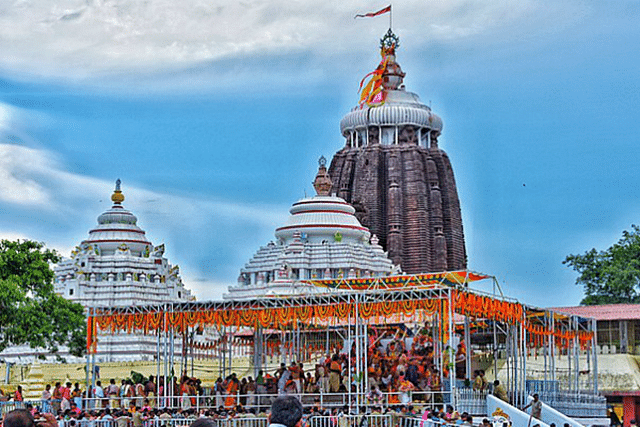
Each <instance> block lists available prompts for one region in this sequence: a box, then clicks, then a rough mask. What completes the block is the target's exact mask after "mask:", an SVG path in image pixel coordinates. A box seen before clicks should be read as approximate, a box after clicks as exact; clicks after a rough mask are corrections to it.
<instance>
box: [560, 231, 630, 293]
mask: <svg viewBox="0 0 640 427" xmlns="http://www.w3.org/2000/svg"><path fill="white" fill-rule="evenodd" d="M562 263H563V264H566V265H570V266H571V267H573V269H574V270H576V271H577V272H578V273H579V276H578V278H577V279H576V284H577V285H582V286H584V293H585V297H584V299H583V300H582V302H581V304H584V305H598V304H620V303H638V302H640V227H639V226H637V225H632V226H631V231H627V230H625V231H623V232H622V238H621V239H620V240H619V241H618V243H616V244H614V245H613V246H611V247H610V248H609V249H607V250H604V251H597V250H596V249H591V250H590V251H587V252H585V253H584V254H583V255H569V256H567V258H566V259H565V260H564V261H563V262H562Z"/></svg>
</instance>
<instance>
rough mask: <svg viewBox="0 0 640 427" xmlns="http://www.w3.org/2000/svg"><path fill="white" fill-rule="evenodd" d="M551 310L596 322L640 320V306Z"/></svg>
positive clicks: (614, 305)
mask: <svg viewBox="0 0 640 427" xmlns="http://www.w3.org/2000/svg"><path fill="white" fill-rule="evenodd" d="M551 310H553V311H558V312H560V313H566V314H575V315H577V316H582V317H591V318H594V319H596V320H640V304H607V305H581V306H577V307H555V308H552V309H551Z"/></svg>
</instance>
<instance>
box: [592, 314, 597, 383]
mask: <svg viewBox="0 0 640 427" xmlns="http://www.w3.org/2000/svg"><path fill="white" fill-rule="evenodd" d="M590 323H591V325H590V326H591V332H593V337H592V338H591V351H592V353H593V393H594V394H598V351H597V348H596V347H597V346H598V329H597V324H596V320H595V319H591V322H590Z"/></svg>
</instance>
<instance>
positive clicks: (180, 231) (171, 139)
mask: <svg viewBox="0 0 640 427" xmlns="http://www.w3.org/2000/svg"><path fill="white" fill-rule="evenodd" d="M558 3H561V4H558ZM386 4H387V3H375V2H370V1H369V2H367V1H347V2H336V1H333V2H332V1H329V2H312V1H299V2H285V1H282V0H273V1H268V2H267V1H246V2H238V3H236V2H215V1H210V2H203V1H200V0H188V1H184V2H179V3H176V2H172V1H169V0H154V1H151V2H143V1H125V0H109V1H107V0H82V1H80V0H78V1H74V0H68V1H52V0H51V1H45V0H20V1H10V2H8V3H7V4H3V6H2V7H1V8H0V53H1V54H0V237H4V238H31V239H35V240H39V241H43V242H45V243H47V245H48V246H50V247H53V248H57V249H58V250H59V251H61V252H62V253H63V254H64V255H68V253H69V251H70V249H71V248H73V246H75V245H76V244H77V243H79V242H80V241H81V240H82V239H84V238H85V236H86V234H87V231H88V230H89V229H90V228H91V227H92V226H93V225H94V224H95V222H96V218H97V216H98V215H99V214H100V213H101V212H102V211H104V210H105V209H107V208H108V207H109V205H110V203H109V196H110V194H111V192H112V189H113V182H114V181H115V180H116V178H121V179H122V181H123V190H124V193H125V196H126V197H127V200H126V201H125V206H126V207H127V208H129V209H130V210H132V211H133V212H134V213H135V214H136V215H137V216H138V218H139V224H140V225H141V226H142V227H143V229H145V230H146V231H147V234H148V236H149V238H150V239H151V240H152V241H153V242H154V243H155V244H160V243H162V242H164V243H166V246H167V252H166V255H167V256H168V257H169V258H170V260H171V261H172V262H173V263H175V264H179V265H180V266H181V271H182V275H183V277H184V280H185V282H186V283H187V285H188V286H189V287H191V288H192V289H194V291H195V293H196V295H197V296H198V298H199V299H211V298H219V297H220V295H221V294H222V292H224V289H225V288H226V286H227V285H229V284H232V283H233V282H235V280H236V278H237V275H238V271H239V269H240V268H241V266H242V265H243V264H244V263H245V262H246V261H247V260H248V259H249V258H250V256H251V255H252V254H253V252H255V250H256V249H257V248H258V247H259V246H260V245H263V244H266V243H267V242H268V241H269V240H271V239H272V238H273V231H274V229H275V227H276V226H278V225H279V224H281V223H283V222H284V221H285V220H286V216H287V214H288V208H289V207H290V205H291V204H292V203H293V202H294V201H296V200H297V199H299V198H301V197H303V196H304V194H305V192H306V193H307V194H312V191H313V190H312V186H311V181H312V179H313V177H314V176H315V172H316V168H317V159H318V157H320V156H321V155H324V156H325V157H327V158H330V157H331V156H332V155H333V153H334V152H336V151H337V150H338V149H339V148H340V147H341V146H342V144H343V140H342V137H341V136H340V132H339V121H340V119H341V117H342V116H343V115H344V114H345V113H346V112H347V111H349V109H350V108H352V107H353V105H355V103H356V101H357V93H356V91H357V87H358V83H359V81H360V79H361V78H362V77H363V76H364V75H365V74H366V73H368V72H369V71H371V70H372V69H373V68H374V67H375V66H376V65H377V63H378V61H379V56H378V47H377V44H378V40H379V38H380V37H381V36H382V35H383V34H384V32H385V31H386V29H387V26H388V20H387V19H386V17H379V18H374V19H362V20H354V19H353V15H354V14H355V13H358V12H363V11H371V10H377V9H378V8H380V7H383V6H385V5H386ZM393 8H394V29H395V31H396V33H397V34H398V35H399V36H400V43H401V47H400V49H399V50H398V61H399V62H400V64H401V65H402V67H403V69H404V71H405V72H406V73H407V77H406V79H405V83H406V86H407V89H408V90H410V91H412V92H415V93H417V94H418V95H420V97H421V99H422V100H423V101H424V102H425V103H430V104H431V106H432V108H433V110H434V111H435V112H436V113H437V114H439V115H440V116H441V117H442V118H443V120H444V130H443V135H442V137H441V139H440V141H441V143H440V146H441V147H442V148H443V149H444V150H445V151H446V152H447V153H448V154H449V156H450V158H451V161H452V164H453V168H454V173H455V176H456V180H457V183H458V194H459V197H460V200H461V205H462V212H463V221H464V229H465V235H466V239H467V252H468V255H469V267H470V269H472V270H474V271H480V272H484V273H488V274H492V275H495V276H496V277H497V278H498V280H499V282H500V284H501V286H502V287H503V290H504V292H505V293H506V294H508V295H511V296H514V297H516V298H518V299H521V300H523V301H526V302H529V303H531V304H535V305H539V306H557V305H573V304H577V303H578V302H579V301H580V299H581V297H582V290H581V288H579V287H577V286H576V285H574V281H575V276H576V275H575V273H574V272H573V271H571V270H569V269H568V268H566V267H565V266H563V265H562V260H563V259H564V257H565V256H566V255H567V254H570V253H581V252H584V251H586V250H588V249H590V248H592V247H596V248H600V249H603V248H606V247H608V246H609V245H611V244H612V243H614V242H615V241H617V240H618V238H619V237H620V235H621V232H622V230H624V229H627V228H629V227H630V225H631V224H632V223H637V222H638V221H639V218H640V198H639V197H638V196H639V194H638V193H639V191H640V190H639V189H638V188H639V187H638V184H639V183H640V169H639V168H638V163H639V162H638V159H639V158H640V141H639V138H638V124H639V123H640V78H639V76H640V55H638V52H640V3H639V2H637V1H616V2H595V1H578V0H569V1H565V2H552V1H533V0H531V1H522V2H512V1H506V0H505V1H500V0H478V1H464V0H450V1H446V2H444V1H432V2H423V1H406V2H396V3H394V4H393Z"/></svg>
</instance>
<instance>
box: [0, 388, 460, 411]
mask: <svg viewBox="0 0 640 427" xmlns="http://www.w3.org/2000/svg"><path fill="white" fill-rule="evenodd" d="M449 394H450V393H449V392H448V391H447V392H439V391H438V392H432V391H414V392H407V393H400V392H394V393H381V398H379V399H368V397H367V396H368V393H361V394H358V393H351V394H349V393H301V394H293V395H294V396H297V397H298V398H299V399H300V401H301V402H302V404H303V406H305V407H311V406H313V405H314V403H315V401H316V399H317V400H319V402H320V404H321V405H322V406H323V407H326V408H328V409H333V408H342V407H344V406H352V407H358V408H360V407H367V408H369V409H372V408H374V407H382V408H387V407H393V406H397V405H402V404H407V405H408V404H412V403H420V404H421V405H427V406H433V405H436V404H443V403H445V404H446V403H449V402H451V398H450V396H449ZM278 396H281V394H247V395H240V394H235V395H224V394H221V395H203V396H169V397H163V396H160V397H148V398H147V397H126V398H119V397H118V398H116V397H106V398H86V397H82V398H76V399H75V400H71V401H69V403H75V404H76V405H77V406H78V408H79V409H82V410H100V409H104V408H107V407H109V408H111V409H114V408H115V409H120V408H124V409H129V404H130V403H134V404H135V405H136V406H137V407H138V408H142V407H143V406H144V401H145V400H148V401H149V406H150V407H154V408H168V409H195V410H198V411H199V410H200V409H212V408H213V409H216V408H219V407H220V406H223V407H226V408H230V407H232V406H236V405H238V404H239V403H241V404H242V406H243V407H244V408H245V409H254V410H255V411H256V412H259V411H260V410H266V409H268V408H269V407H270V406H271V403H272V402H273V400H275V399H276V398H277V397H278ZM27 404H29V405H31V406H33V407H34V408H37V409H38V410H39V411H40V412H50V413H56V412H57V411H58V410H59V409H61V407H62V409H64V408H65V405H64V404H63V403H62V402H61V401H60V400H53V401H52V400H31V401H25V402H13V401H9V402H0V414H4V413H5V412H8V411H10V410H13V409H16V408H18V407H24V405H27Z"/></svg>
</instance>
